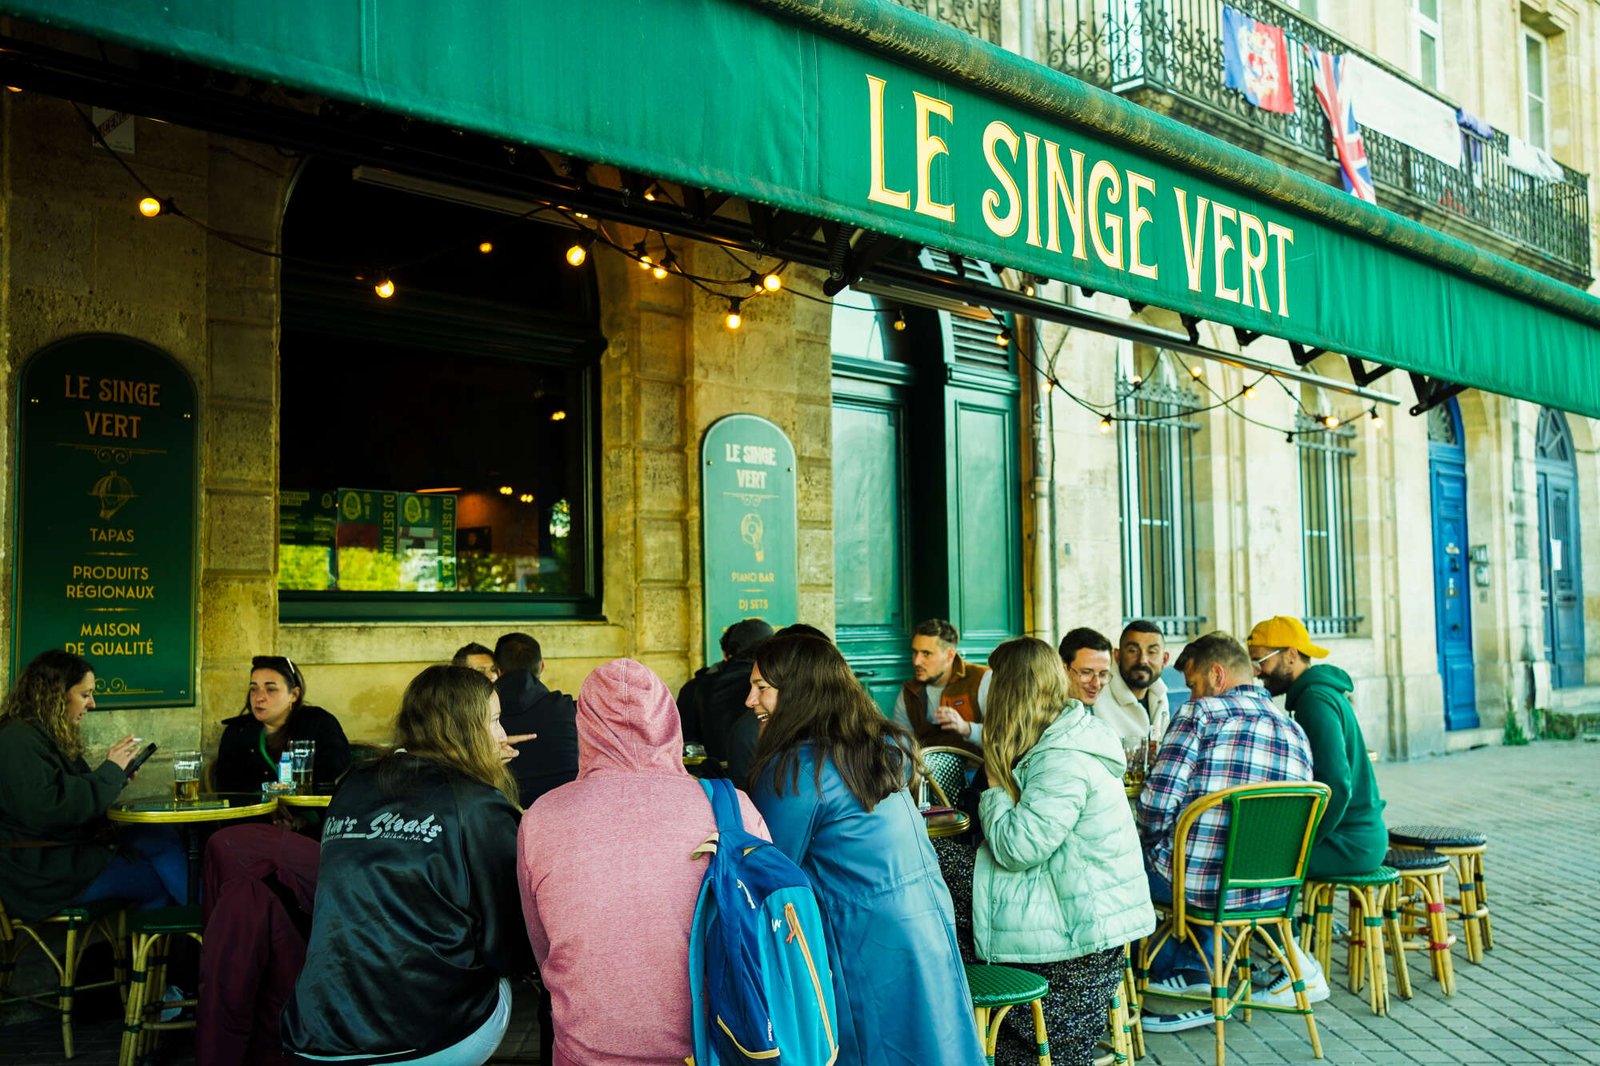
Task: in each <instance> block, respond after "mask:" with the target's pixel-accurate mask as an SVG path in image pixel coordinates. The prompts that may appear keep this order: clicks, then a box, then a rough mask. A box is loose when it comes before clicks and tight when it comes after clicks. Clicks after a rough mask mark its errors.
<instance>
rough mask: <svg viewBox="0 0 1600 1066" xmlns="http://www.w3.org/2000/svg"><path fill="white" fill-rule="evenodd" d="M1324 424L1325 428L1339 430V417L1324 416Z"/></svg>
mask: <svg viewBox="0 0 1600 1066" xmlns="http://www.w3.org/2000/svg"><path fill="white" fill-rule="evenodd" d="M1322 424H1323V426H1325V427H1326V428H1328V429H1338V428H1339V416H1338V415H1323V416H1322Z"/></svg>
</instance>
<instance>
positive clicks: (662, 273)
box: [650, 263, 667, 281]
mask: <svg viewBox="0 0 1600 1066" xmlns="http://www.w3.org/2000/svg"><path fill="white" fill-rule="evenodd" d="M650 273H651V275H652V276H653V277H654V278H655V279H656V280H657V281H660V280H661V279H662V278H664V277H666V276H667V268H666V267H664V266H662V265H661V264H660V263H657V264H656V265H655V266H653V267H651V268H650Z"/></svg>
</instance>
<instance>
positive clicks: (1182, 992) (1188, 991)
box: [1147, 973, 1211, 998]
mask: <svg viewBox="0 0 1600 1066" xmlns="http://www.w3.org/2000/svg"><path fill="white" fill-rule="evenodd" d="M1147 992H1148V994H1149V995H1152V996H1206V997H1208V998H1209V997H1210V995H1211V986H1210V985H1209V984H1207V983H1206V982H1204V981H1191V980H1189V978H1188V977H1186V976H1184V975H1183V974H1181V973H1175V974H1172V975H1171V976H1169V977H1163V978H1162V979H1161V980H1159V981H1151V982H1150V987H1149V989H1148V990H1147Z"/></svg>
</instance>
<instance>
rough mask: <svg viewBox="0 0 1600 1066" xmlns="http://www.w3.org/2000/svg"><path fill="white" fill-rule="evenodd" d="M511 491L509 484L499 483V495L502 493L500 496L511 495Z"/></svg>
mask: <svg viewBox="0 0 1600 1066" xmlns="http://www.w3.org/2000/svg"><path fill="white" fill-rule="evenodd" d="M511 491H512V490H511V486H510V485H501V486H500V495H502V496H509V495H511Z"/></svg>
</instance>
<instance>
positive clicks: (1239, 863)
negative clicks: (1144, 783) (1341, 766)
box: [1139, 781, 1328, 1066]
mask: <svg viewBox="0 0 1600 1066" xmlns="http://www.w3.org/2000/svg"><path fill="white" fill-rule="evenodd" d="M1327 805H1328V786H1326V785H1321V784H1316V783H1314V782H1303V783H1302V782H1290V781H1268V782H1262V783H1259V784H1250V785H1237V786H1235V787H1233V788H1226V789H1223V790H1221V791H1220V792H1212V793H1209V794H1207V795H1204V796H1201V797H1200V798H1199V799H1197V800H1195V801H1194V802H1193V803H1191V804H1189V806H1188V807H1186V808H1185V809H1184V811H1183V813H1182V814H1181V815H1179V816H1178V824H1177V827H1176V828H1175V829H1174V830H1173V834H1172V837H1173V840H1172V885H1173V893H1172V899H1173V902H1172V903H1170V904H1163V903H1158V904H1156V910H1157V911H1158V912H1159V914H1160V916H1161V920H1160V922H1159V923H1158V924H1157V926H1156V930H1155V932H1154V933H1152V934H1151V935H1150V936H1149V937H1148V938H1146V940H1145V942H1144V944H1143V946H1142V947H1141V949H1140V952H1139V992H1140V995H1141V997H1142V996H1143V994H1144V993H1145V992H1147V991H1148V986H1149V980H1150V979H1149V972H1150V960H1151V959H1152V958H1153V957H1154V956H1155V954H1156V953H1157V952H1158V951H1160V950H1161V948H1162V947H1163V946H1164V945H1165V944H1166V943H1167V941H1169V940H1171V941H1176V942H1177V943H1180V944H1181V943H1189V944H1192V945H1193V946H1194V947H1195V949H1196V950H1197V951H1198V950H1199V948H1200V940H1199V937H1198V935H1197V934H1196V933H1195V931H1194V929H1193V928H1191V927H1192V926H1210V927H1211V928H1212V929H1213V930H1214V932H1215V936H1214V937H1213V940H1212V951H1211V958H1209V959H1206V960H1205V964H1206V972H1207V974H1208V975H1209V977H1210V981H1211V995H1210V996H1209V997H1206V996H1200V995H1174V996H1169V995H1168V994H1167V993H1165V992H1163V993H1162V996H1163V997H1164V998H1170V999H1180V1000H1189V1001H1191V1002H1195V1003H1199V1004H1203V1005H1209V1006H1210V1007H1211V1011H1212V1014H1213V1015H1214V1016H1215V1018H1216V1033H1217V1066H1223V1063H1224V1061H1225V1058H1226V1055H1227V1049H1226V1047H1225V1045H1224V1043H1223V1025H1224V1023H1225V1022H1226V1021H1227V1020H1228V1017H1229V1016H1230V1015H1231V1014H1232V1013H1233V1011H1234V1010H1235V1009H1237V1008H1241V1007H1242V1008H1243V1010H1244V1020H1245V1021H1246V1022H1248V1021H1249V1020H1250V1011H1251V1010H1270V1011H1277V1012H1280V1013H1289V1014H1301V1015H1304V1016H1305V1019H1306V1030H1307V1031H1308V1032H1309V1033H1310V1035H1311V1051H1312V1053H1313V1054H1314V1055H1315V1056H1316V1057H1317V1058H1319V1059H1320V1058H1322V1041H1321V1040H1319V1039H1318V1037H1317V1023H1316V1019H1315V1018H1313V1017H1312V1016H1311V1002H1310V1000H1308V999H1307V998H1306V994H1305V981H1304V979H1303V978H1302V976H1301V974H1300V965H1299V963H1298V962H1296V961H1295V958H1294V955H1293V953H1292V952H1289V951H1286V950H1285V948H1284V946H1285V945H1287V944H1288V943H1289V942H1290V940H1292V939H1293V938H1294V932H1293V930H1292V928H1291V924H1290V923H1291V919H1292V918H1293V917H1294V915H1295V913H1296V911H1297V909H1298V903H1299V894H1300V886H1301V884H1302V883H1303V882H1304V881H1305V873H1306V857H1307V856H1308V855H1309V854H1310V852H1311V839H1312V837H1313V836H1314V835H1315V834H1316V831H1317V823H1318V822H1320V821H1321V820H1322V812H1323V810H1324V809H1325V808H1326V807H1327ZM1219 810H1220V811H1221V812H1225V813H1226V815H1227V836H1226V837H1225V838H1224V842H1223V850H1222V870H1221V873H1220V874H1219V876H1218V880H1217V902H1216V903H1215V904H1214V905H1213V906H1211V907H1197V906H1195V905H1193V904H1190V903H1188V902H1187V901H1185V899H1184V892H1183V883H1184V871H1185V868H1186V867H1187V865H1188V848H1189V837H1190V834H1191V832H1192V831H1193V830H1194V827H1195V824H1196V823H1197V822H1198V821H1199V820H1200V818H1201V817H1202V816H1203V815H1206V814H1208V813H1212V812H1218V811H1219ZM1270 888H1284V889H1287V890H1288V892H1287V893H1286V896H1285V899H1284V902H1283V903H1282V904H1280V905H1278V906H1276V907H1268V908H1263V909H1257V910H1245V909H1242V908H1237V907H1230V906H1228V897H1229V895H1230V894H1231V893H1233V892H1236V891H1238V890H1241V889H1270ZM1258 930H1272V931H1274V932H1275V933H1276V935H1277V938H1278V939H1277V940H1276V941H1274V939H1273V937H1271V936H1263V937H1261V941H1262V943H1263V944H1264V945H1265V947H1266V949H1267V951H1268V953H1269V954H1270V955H1271V956H1272V957H1274V958H1275V959H1277V961H1278V962H1279V963H1280V964H1281V965H1282V966H1283V967H1284V969H1285V971H1286V972H1287V973H1288V974H1289V976H1290V978H1291V979H1292V980H1293V982H1294V984H1293V987H1294V991H1295V1003H1296V1006H1293V1007H1278V1006H1271V1005H1253V1004H1252V1003H1251V1002H1250V942H1251V939H1252V938H1253V937H1254V936H1255V934H1256V932H1257V931H1258Z"/></svg>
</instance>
